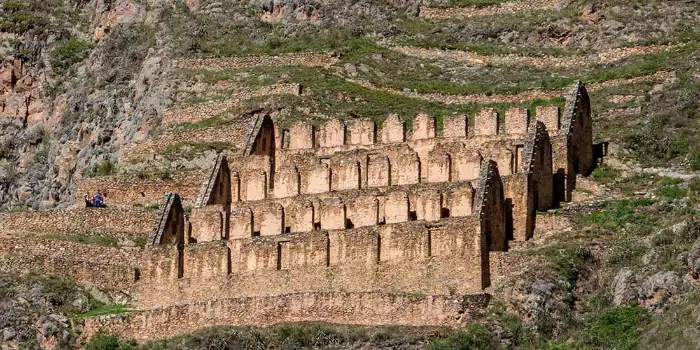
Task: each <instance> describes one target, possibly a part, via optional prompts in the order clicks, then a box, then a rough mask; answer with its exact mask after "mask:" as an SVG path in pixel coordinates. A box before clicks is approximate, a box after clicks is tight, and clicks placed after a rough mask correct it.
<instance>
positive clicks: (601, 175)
mask: <svg viewBox="0 0 700 350" xmlns="http://www.w3.org/2000/svg"><path fill="white" fill-rule="evenodd" d="M620 175H621V173H620V170H618V169H615V168H612V167H609V166H607V165H603V166H601V167H597V168H595V170H593V172H592V173H591V178H592V179H593V180H595V181H598V182H602V183H606V184H607V183H612V182H615V181H616V180H618V179H619V178H620Z"/></svg>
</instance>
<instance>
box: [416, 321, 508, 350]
mask: <svg viewBox="0 0 700 350" xmlns="http://www.w3.org/2000/svg"><path fill="white" fill-rule="evenodd" d="M498 347H499V343H498V340H497V339H496V337H494V336H493V334H491V332H489V330H488V329H486V327H484V326H482V325H470V326H469V327H467V328H465V329H463V330H461V331H459V332H455V333H452V334H450V335H449V336H448V337H447V338H445V339H438V340H434V341H432V342H430V343H429V344H428V346H426V348H427V349H429V350H477V349H497V348H498Z"/></svg>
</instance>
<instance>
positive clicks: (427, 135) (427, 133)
mask: <svg viewBox="0 0 700 350" xmlns="http://www.w3.org/2000/svg"><path fill="white" fill-rule="evenodd" d="M432 138H435V118H432V117H430V116H428V115H427V114H424V113H418V115H417V116H416V119H414V120H413V140H425V139H432Z"/></svg>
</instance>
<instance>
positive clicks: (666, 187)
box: [655, 178, 688, 199]
mask: <svg viewBox="0 0 700 350" xmlns="http://www.w3.org/2000/svg"><path fill="white" fill-rule="evenodd" d="M655 193H656V195H657V196H659V197H663V198H667V199H681V198H684V197H686V195H687V194H688V191H687V190H686V189H685V188H683V187H682V181H681V180H680V179H674V178H663V179H662V180H661V181H660V183H659V187H658V188H657V189H656V191H655Z"/></svg>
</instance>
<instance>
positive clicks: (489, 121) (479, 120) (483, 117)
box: [474, 108, 498, 136]
mask: <svg viewBox="0 0 700 350" xmlns="http://www.w3.org/2000/svg"><path fill="white" fill-rule="evenodd" d="M497 134H498V112H496V110H495V109H493V108H484V109H482V110H481V111H480V112H479V113H478V114H477V115H476V119H475V121H474V136H491V135H497Z"/></svg>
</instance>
